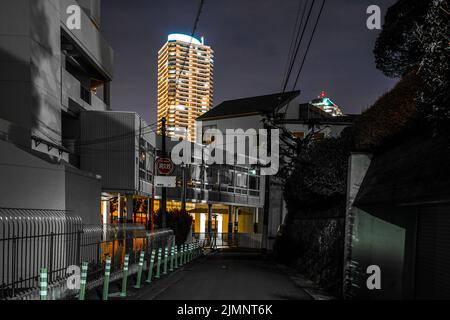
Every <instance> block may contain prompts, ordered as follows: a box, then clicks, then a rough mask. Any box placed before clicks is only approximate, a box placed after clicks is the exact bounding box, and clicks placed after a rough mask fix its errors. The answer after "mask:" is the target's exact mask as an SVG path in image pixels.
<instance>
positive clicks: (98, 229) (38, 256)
mask: <svg viewBox="0 0 450 320" xmlns="http://www.w3.org/2000/svg"><path fill="white" fill-rule="evenodd" d="M173 242H174V236H173V231H171V230H161V231H158V232H156V233H148V232H147V231H146V230H145V229H144V227H143V226H140V225H127V224H124V225H105V226H83V224H82V220H81V218H80V217H73V216H70V215H68V214H67V213H66V212H64V211H52V210H21V209H4V208H0V258H1V261H0V299H8V298H13V297H16V296H20V295H23V294H25V293H27V292H31V291H33V290H36V289H37V288H38V277H39V271H40V269H41V268H47V269H48V281H49V285H51V284H52V283H59V282H61V281H63V280H65V279H67V278H68V277H69V276H70V275H71V274H69V267H73V266H81V263H82V262H88V263H89V273H88V283H89V282H92V281H94V280H96V279H100V278H101V277H102V275H103V273H104V265H105V260H106V257H107V256H110V257H111V261H112V265H111V268H112V270H111V271H112V272H114V271H116V270H119V269H120V267H121V265H122V263H123V259H124V257H125V255H126V254H129V256H130V265H132V264H134V263H136V262H137V260H138V259H139V254H140V252H141V250H143V251H144V252H145V255H146V259H147V258H148V255H149V252H150V251H151V250H152V249H153V248H158V247H162V246H166V245H172V244H173Z"/></svg>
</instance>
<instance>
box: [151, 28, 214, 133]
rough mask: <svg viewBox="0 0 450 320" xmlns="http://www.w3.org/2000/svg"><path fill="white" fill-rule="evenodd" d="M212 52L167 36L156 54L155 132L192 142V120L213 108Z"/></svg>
mask: <svg viewBox="0 0 450 320" xmlns="http://www.w3.org/2000/svg"><path fill="white" fill-rule="evenodd" d="M213 59H214V51H213V50H212V49H211V47H209V46H207V45H205V43H204V39H203V38H202V39H201V40H198V39H196V38H193V37H191V36H188V35H184V34H178V33H177V34H171V35H169V37H168V40H167V42H166V43H165V44H164V46H163V47H162V48H161V50H159V52H158V132H159V133H161V119H162V118H163V117H165V118H166V119H167V135H168V136H182V137H185V138H186V139H187V140H189V141H195V139H196V136H195V133H196V128H195V119H197V118H198V117H199V116H201V115H202V114H203V113H205V112H207V111H209V110H210V109H211V108H212V106H213V84H214V82H213V69H214V60H213Z"/></svg>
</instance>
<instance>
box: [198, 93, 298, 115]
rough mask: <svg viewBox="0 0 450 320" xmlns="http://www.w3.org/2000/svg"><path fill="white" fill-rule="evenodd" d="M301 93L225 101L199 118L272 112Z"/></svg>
mask: <svg viewBox="0 0 450 320" xmlns="http://www.w3.org/2000/svg"><path fill="white" fill-rule="evenodd" d="M299 95H300V91H291V92H285V93H284V94H281V93H275V94H269V95H265V96H258V97H250V98H243V99H237V100H228V101H224V102H222V103H221V104H219V105H218V106H216V107H214V108H213V109H211V110H210V111H208V112H206V113H205V114H203V115H201V116H200V117H199V118H197V120H209V119H218V118H229V117H236V116H245V115H256V114H264V113H270V112H272V111H273V110H274V109H275V108H281V107H283V106H285V105H287V104H288V103H289V102H291V101H292V100H293V99H295V98H296V97H298V96H299Z"/></svg>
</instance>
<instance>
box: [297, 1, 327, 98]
mask: <svg viewBox="0 0 450 320" xmlns="http://www.w3.org/2000/svg"><path fill="white" fill-rule="evenodd" d="M325 2H326V0H323V1H322V6H321V7H320V11H319V14H318V16H317V19H316V23H315V24H314V29H313V31H312V33H311V37H310V39H309V43H308V46H307V47H306V51H305V54H304V56H303V60H302V64H301V65H300V70H299V71H298V73H297V77H296V78H295V82H294V86H293V89H292V90H295V87H296V86H297V83H298V79H299V78H300V74H301V73H302V70H303V66H304V65H305V61H306V58H307V56H308V52H309V49H310V47H311V43H312V41H313V39H314V35H315V33H316V30H317V26H318V25H319V21H320V17H321V16H322V12H323V8H324V7H325Z"/></svg>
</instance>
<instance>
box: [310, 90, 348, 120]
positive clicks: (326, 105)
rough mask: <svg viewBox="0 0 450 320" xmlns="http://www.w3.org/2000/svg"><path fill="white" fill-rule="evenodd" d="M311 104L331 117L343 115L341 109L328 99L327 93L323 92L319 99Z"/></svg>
mask: <svg viewBox="0 0 450 320" xmlns="http://www.w3.org/2000/svg"><path fill="white" fill-rule="evenodd" d="M311 104H312V105H313V106H315V107H317V108H319V109H322V110H323V111H325V112H326V113H328V114H329V115H330V116H333V117H339V116H342V115H343V113H342V110H341V108H339V107H338V106H337V105H336V104H335V103H334V102H333V101H331V99H330V98H327V96H326V93H325V91H322V92H321V93H320V96H319V97H318V98H317V99H314V100H312V101H311Z"/></svg>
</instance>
